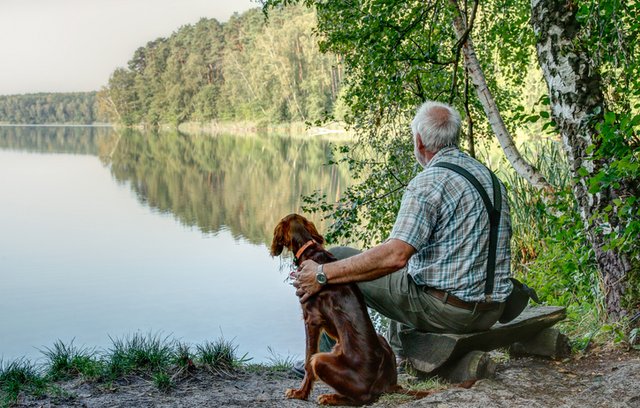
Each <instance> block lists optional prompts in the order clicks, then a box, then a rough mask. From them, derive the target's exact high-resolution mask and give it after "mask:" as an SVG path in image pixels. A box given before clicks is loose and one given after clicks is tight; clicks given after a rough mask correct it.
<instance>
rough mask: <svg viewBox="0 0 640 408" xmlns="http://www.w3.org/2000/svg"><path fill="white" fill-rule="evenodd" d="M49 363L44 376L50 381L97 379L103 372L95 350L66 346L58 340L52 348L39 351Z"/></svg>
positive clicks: (102, 366) (101, 363)
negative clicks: (76, 378)
mask: <svg viewBox="0 0 640 408" xmlns="http://www.w3.org/2000/svg"><path fill="white" fill-rule="evenodd" d="M41 352H42V354H44V356H45V357H46V358H47V361H48V362H49V363H48V365H47V367H48V369H47V372H46V376H47V377H48V378H49V379H51V380H52V381H58V380H67V379H70V378H75V377H84V378H86V379H98V378H99V377H100V376H101V375H102V373H103V371H104V363H103V361H102V360H101V359H100V358H99V357H98V355H97V353H96V351H95V350H89V349H86V348H78V347H76V346H75V345H74V344H73V340H72V341H71V343H70V344H68V345H66V344H64V343H63V342H62V341H60V340H58V341H56V342H55V343H54V344H53V347H51V348H46V349H45V350H41Z"/></svg>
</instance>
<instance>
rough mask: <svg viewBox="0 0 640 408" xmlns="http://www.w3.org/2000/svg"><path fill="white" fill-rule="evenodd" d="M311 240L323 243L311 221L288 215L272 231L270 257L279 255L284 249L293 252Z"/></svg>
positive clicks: (299, 216)
mask: <svg viewBox="0 0 640 408" xmlns="http://www.w3.org/2000/svg"><path fill="white" fill-rule="evenodd" d="M311 239H312V240H314V241H316V242H317V243H318V244H321V245H322V244H323V243H324V238H323V237H322V235H320V233H318V230H317V229H316V226H315V225H313V223H312V222H311V221H309V220H308V219H306V218H304V217H303V216H302V215H298V214H289V215H287V216H286V217H284V218H283V219H281V220H280V222H279V223H278V225H276V228H275V229H274V230H273V241H271V256H278V255H280V254H281V253H282V250H283V249H284V248H287V249H288V250H289V251H291V252H295V251H296V250H297V249H298V248H299V247H301V246H302V245H304V243H305V242H307V241H309V240H311Z"/></svg>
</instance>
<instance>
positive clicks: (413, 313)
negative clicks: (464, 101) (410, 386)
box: [294, 101, 512, 362]
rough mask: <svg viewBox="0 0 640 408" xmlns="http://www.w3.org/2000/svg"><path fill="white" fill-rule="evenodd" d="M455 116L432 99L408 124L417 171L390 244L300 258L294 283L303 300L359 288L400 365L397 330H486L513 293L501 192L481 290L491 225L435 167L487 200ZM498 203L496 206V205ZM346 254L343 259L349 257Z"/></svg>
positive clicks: (476, 199) (484, 181)
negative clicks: (383, 323)
mask: <svg viewBox="0 0 640 408" xmlns="http://www.w3.org/2000/svg"><path fill="white" fill-rule="evenodd" d="M460 122H461V119H460V114H459V113H458V112H457V111H456V110H455V109H453V108H452V107H450V106H448V105H445V104H442V103H438V102H433V101H429V102H426V103H424V104H423V105H422V106H420V108H419V109H418V111H417V113H416V116H415V118H414V120H413V122H412V124H411V129H412V131H413V142H414V151H415V156H416V159H417V161H418V162H419V163H420V164H421V165H422V166H423V167H424V169H423V170H422V171H421V172H420V173H419V174H418V175H417V176H416V177H415V178H414V179H413V180H411V182H410V183H409V185H408V186H407V189H406V191H405V193H404V196H403V198H402V203H401V207H400V211H399V212H398V215H397V218H396V221H395V225H394V227H393V230H392V232H391V235H390V237H389V239H387V240H386V241H385V242H384V243H382V244H380V245H377V246H375V247H373V248H371V249H369V250H367V251H364V252H362V253H357V254H356V255H353V256H350V257H347V258H344V256H345V255H343V251H341V250H336V252H335V254H336V256H337V257H338V258H341V257H342V258H344V259H340V260H338V261H337V262H334V263H330V264H326V265H318V264H316V263H315V262H313V261H306V262H304V263H303V264H302V265H301V269H300V270H299V271H298V274H297V282H296V283H295V284H294V286H296V288H297V291H296V294H297V295H298V296H299V297H300V301H301V302H305V301H307V299H309V297H310V296H313V295H314V294H315V293H317V292H318V291H320V290H322V288H323V286H324V285H332V284H339V283H348V282H356V283H357V284H358V287H359V288H360V290H361V291H362V293H363V294H364V297H365V300H366V302H367V305H368V306H369V307H371V308H373V309H375V310H377V311H378V312H380V313H381V314H383V315H384V316H387V317H388V318H390V319H391V320H392V322H391V324H390V327H389V333H388V340H389V343H390V344H391V347H392V348H393V350H394V352H395V353H396V356H397V358H398V360H399V361H400V362H402V361H403V352H402V345H401V343H400V340H399V337H398V332H399V330H400V329H401V328H403V327H410V328H415V329H417V330H419V331H424V332H451V333H466V332H474V331H480V330H486V329H488V328H489V327H491V326H492V325H493V324H494V323H495V322H496V321H497V320H498V318H499V317H500V315H501V314H502V311H503V309H504V301H505V299H506V298H507V296H508V295H509V293H510V292H511V290H512V284H511V282H510V280H509V277H510V258H511V255H510V248H509V241H510V238H511V220H510V215H509V206H508V203H507V198H506V191H505V189H504V186H502V184H500V188H501V190H502V199H501V201H502V203H501V204H502V205H501V211H500V217H499V218H500V224H499V228H498V229H497V230H498V235H497V246H496V256H495V277H494V284H493V291H492V292H491V293H489V294H485V280H486V277H487V262H488V258H489V257H488V253H489V250H488V247H489V240H490V233H489V230H490V221H489V217H488V215H487V209H486V208H485V204H484V203H483V201H482V199H481V196H480V193H479V192H478V191H477V189H476V188H475V187H474V186H473V185H472V183H471V182H469V181H468V180H467V179H466V178H465V177H463V176H462V175H460V174H458V173H456V172H454V171H452V170H450V169H447V168H443V167H439V166H436V164H437V163H443V162H444V163H451V164H454V165H457V166H460V167H462V168H463V169H464V170H466V171H467V172H469V173H471V175H473V176H475V178H476V179H477V180H478V181H479V182H480V184H481V186H482V187H484V189H485V190H486V192H487V195H488V196H489V197H493V187H492V186H493V184H492V178H491V173H490V172H489V170H488V169H487V168H486V167H485V166H483V165H482V164H481V163H479V162H478V161H476V160H475V159H473V158H472V157H470V156H469V155H467V154H465V153H463V152H462V151H460V150H459V148H458V139H459V134H460ZM494 204H495V203H494ZM352 254H353V253H348V254H347V255H352Z"/></svg>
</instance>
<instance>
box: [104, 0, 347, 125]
mask: <svg viewBox="0 0 640 408" xmlns="http://www.w3.org/2000/svg"><path fill="white" fill-rule="evenodd" d="M315 21H316V20H315V12H314V11H313V10H309V9H306V8H304V7H302V6H296V7H287V8H285V9H282V10H278V11H277V12H274V13H271V14H270V15H269V18H268V19H265V15H264V14H263V13H262V11H261V10H260V9H259V8H256V9H252V10H249V11H247V12H245V13H243V14H241V15H238V14H236V15H234V16H232V17H231V18H230V20H229V21H228V22H226V23H224V24H222V23H220V22H218V21H217V20H215V19H206V18H203V19H201V20H200V21H198V22H197V23H196V24H193V25H185V26H183V27H181V28H180V29H178V30H177V31H176V32H174V33H173V34H172V35H171V36H169V37H168V38H158V39H155V40H153V41H150V42H148V43H147V44H146V45H145V46H143V47H140V48H138V49H137V50H136V51H135V53H134V55H133V57H132V58H131V59H130V60H129V62H128V65H127V67H126V68H118V69H116V70H115V71H114V72H113V73H112V75H111V78H110V79H109V83H108V86H107V87H105V88H104V89H103V90H101V91H100V93H99V95H98V98H99V103H100V106H101V109H102V111H104V112H108V114H109V115H110V118H111V120H112V121H114V122H118V123H122V124H126V125H132V124H145V125H150V126H157V125H158V124H174V125H179V124H181V123H184V122H201V123H202V122H211V121H234V122H238V121H253V122H267V123H279V122H315V121H318V120H321V119H324V118H326V117H328V116H330V115H332V114H333V113H334V111H335V108H336V107H335V105H336V100H338V95H339V92H340V82H341V75H342V74H341V70H340V61H339V58H338V57H337V56H336V54H330V53H322V52H321V51H320V49H319V48H318V45H317V37H316V36H315V35H314V34H313V27H314V26H315Z"/></svg>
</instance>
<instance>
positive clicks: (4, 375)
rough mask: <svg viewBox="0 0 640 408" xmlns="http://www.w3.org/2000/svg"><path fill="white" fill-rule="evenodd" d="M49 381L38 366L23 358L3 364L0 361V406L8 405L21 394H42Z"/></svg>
mask: <svg viewBox="0 0 640 408" xmlns="http://www.w3.org/2000/svg"><path fill="white" fill-rule="evenodd" d="M48 388H49V381H47V379H46V378H45V377H44V376H43V375H42V374H41V372H40V371H39V370H38V368H37V367H36V366H35V365H34V364H32V363H31V362H29V361H27V360H25V359H19V360H15V361H12V362H10V363H7V364H5V363H4V362H3V361H0V406H3V407H4V406H9V405H10V404H12V403H13V402H15V401H16V400H17V399H18V397H19V396H20V395H21V394H25V393H28V394H31V395H35V396H40V395H44V394H45V393H46V391H47V389H48Z"/></svg>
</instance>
